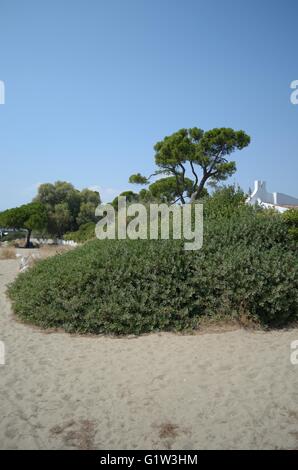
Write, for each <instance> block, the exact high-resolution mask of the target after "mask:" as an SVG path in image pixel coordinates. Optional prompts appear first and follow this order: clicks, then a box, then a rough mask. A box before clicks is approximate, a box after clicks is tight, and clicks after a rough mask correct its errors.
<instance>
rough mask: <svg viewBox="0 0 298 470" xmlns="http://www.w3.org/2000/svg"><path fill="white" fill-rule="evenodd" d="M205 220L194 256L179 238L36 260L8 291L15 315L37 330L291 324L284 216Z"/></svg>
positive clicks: (240, 214) (290, 248)
mask: <svg viewBox="0 0 298 470" xmlns="http://www.w3.org/2000/svg"><path fill="white" fill-rule="evenodd" d="M207 219H208V220H206V222H205V225H204V244H203V248H202V249H201V250H198V251H190V252H187V251H185V250H184V247H183V245H184V243H183V241H171V240H168V241H160V240H157V241H150V240H148V241H147V240H137V241H130V240H119V241H118V240H115V241H110V240H107V241H99V240H95V241H92V242H89V243H87V244H85V245H84V246H82V247H80V248H78V249H76V250H74V251H72V252H69V253H66V254H63V255H61V256H59V257H54V258H50V259H47V260H45V261H41V262H40V263H38V264H37V265H36V266H35V267H34V268H33V269H31V270H29V271H28V272H26V273H25V274H22V275H20V276H19V277H18V278H17V280H16V281H15V283H14V284H13V285H12V286H11V287H10V289H9V294H10V297H11V299H12V301H13V307H14V310H15V312H16V313H17V314H18V315H19V316H20V317H21V318H22V319H23V320H25V321H28V322H31V323H34V324H37V325H40V326H42V327H58V328H59V327H62V328H64V329H65V330H66V331H69V332H82V333H87V332H89V333H96V334H98V333H112V334H140V333H145V332H150V331H161V330H164V331H170V330H175V331H179V330H186V329H189V328H196V327H197V326H198V324H199V323H200V321H201V319H203V318H206V317H213V316H217V315H219V314H220V315H221V316H225V317H227V318H231V317H232V318H237V317H239V316H240V315H242V314H243V313H244V314H245V315H247V316H248V317H250V318H252V319H254V320H257V321H258V322H260V323H261V324H263V325H265V326H267V325H268V326H282V325H285V324H287V323H289V322H294V321H296V320H297V318H298V262H297V261H298V256H297V250H296V248H297V245H296V244H295V243H294V242H293V241H292V240H291V239H290V238H289V236H288V232H287V226H286V225H285V224H284V221H283V219H282V217H280V216H279V215H278V214H271V213H270V212H268V213H267V212H262V211H261V212H259V211H256V210H253V209H251V208H249V207H246V206H245V207H242V206H241V207H239V208H237V209H235V211H234V212H233V213H231V214H230V216H229V217H218V218H216V217H209V218H207Z"/></svg>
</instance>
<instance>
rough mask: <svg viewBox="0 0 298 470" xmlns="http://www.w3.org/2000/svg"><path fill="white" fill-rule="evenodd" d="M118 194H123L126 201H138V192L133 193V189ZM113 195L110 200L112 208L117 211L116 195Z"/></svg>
mask: <svg viewBox="0 0 298 470" xmlns="http://www.w3.org/2000/svg"><path fill="white" fill-rule="evenodd" d="M119 196H125V197H126V202H128V203H132V202H139V199H140V197H139V194H137V193H134V192H133V191H123V192H122V193H120V194H119ZM119 196H117V197H115V199H113V201H112V203H111V204H112V206H113V207H114V209H115V210H116V211H117V210H118V197H119Z"/></svg>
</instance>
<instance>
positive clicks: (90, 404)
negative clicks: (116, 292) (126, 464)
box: [0, 260, 298, 450]
mask: <svg viewBox="0 0 298 470" xmlns="http://www.w3.org/2000/svg"><path fill="white" fill-rule="evenodd" d="M17 271H18V263H17V261H15V260H1V261H0V340H1V341H3V342H4V343H5V348H6V364H5V365H4V366H0V394H1V400H0V420H1V422H0V448H1V449H185V450H187V449H225V448H227V449H261V448H262V449H297V448H298V366H294V365H292V364H291V362H290V353H291V350H290V343H291V341H293V340H297V339H298V330H297V329H292V330H289V331H285V330H284V331H273V332H269V333H265V332H260V331H257V332H256V331H246V330H236V331H230V332H225V333H208V334H207V333H206V334H198V335H193V336H181V335H174V334H154V335H149V336H143V337H139V338H125V339H124V338H120V339H113V338H108V337H80V336H70V335H68V334H65V333H47V332H43V331H41V330H39V329H37V328H32V327H30V326H28V325H23V324H21V323H20V322H17V321H16V320H15V319H14V318H13V315H12V312H11V308H10V303H9V301H8V299H7V298H6V296H5V290H6V285H7V283H9V282H11V281H12V280H13V279H14V277H15V276H16V274H17Z"/></svg>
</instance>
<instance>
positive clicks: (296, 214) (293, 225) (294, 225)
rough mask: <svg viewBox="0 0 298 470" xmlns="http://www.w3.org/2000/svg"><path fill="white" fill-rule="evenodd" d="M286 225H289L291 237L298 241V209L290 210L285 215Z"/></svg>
mask: <svg viewBox="0 0 298 470" xmlns="http://www.w3.org/2000/svg"><path fill="white" fill-rule="evenodd" d="M283 218H284V221H285V223H286V224H287V227H288V231H289V235H290V236H291V238H293V239H294V240H296V241H298V209H290V210H288V211H286V212H285V213H284V214H283Z"/></svg>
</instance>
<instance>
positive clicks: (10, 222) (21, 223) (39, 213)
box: [0, 202, 47, 246]
mask: <svg viewBox="0 0 298 470" xmlns="http://www.w3.org/2000/svg"><path fill="white" fill-rule="evenodd" d="M46 224H47V212H46V208H45V207H44V206H43V205H42V204H41V203H39V202H31V203H30V204H24V205H22V206H20V207H15V208H13V209H7V210H6V211H4V212H1V213H0V226H1V227H5V228H13V229H26V230H27V232H28V235H27V242H26V246H29V245H30V236H31V232H32V230H42V229H44V227H45V226H46Z"/></svg>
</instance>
